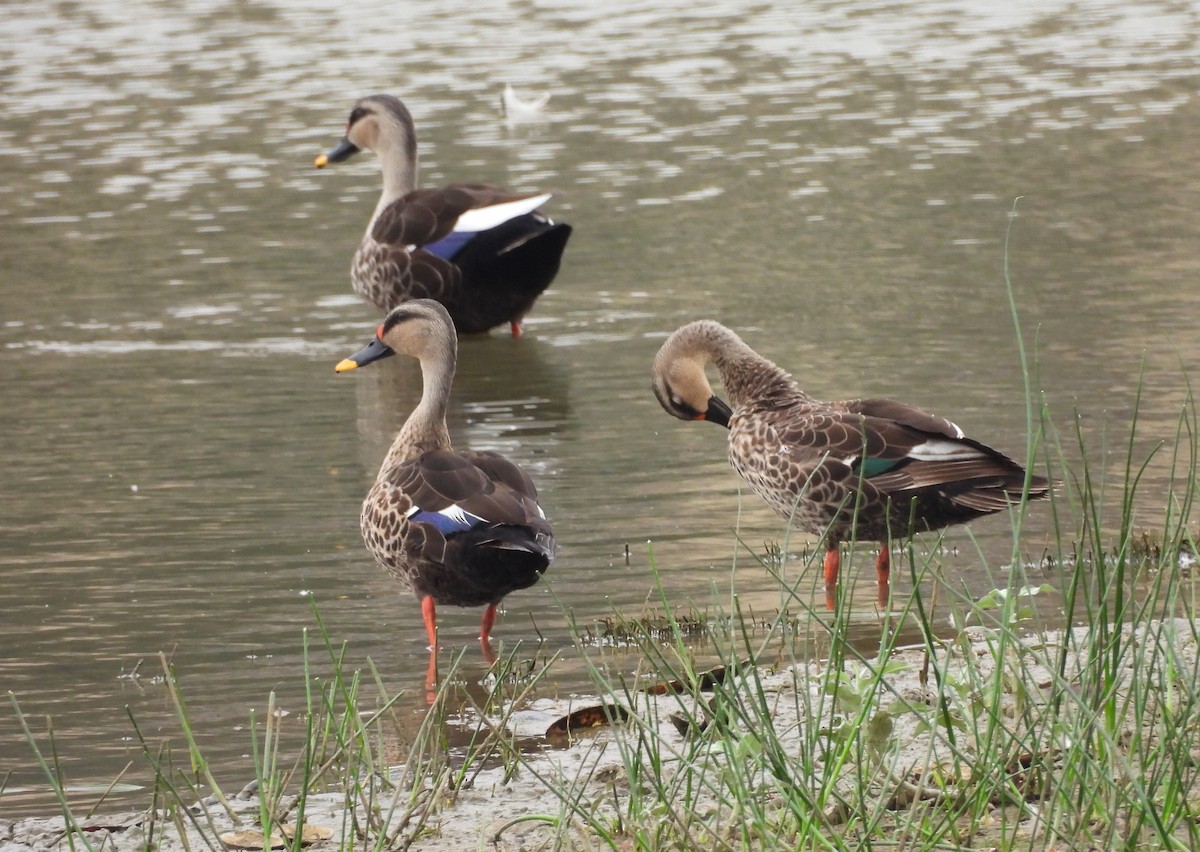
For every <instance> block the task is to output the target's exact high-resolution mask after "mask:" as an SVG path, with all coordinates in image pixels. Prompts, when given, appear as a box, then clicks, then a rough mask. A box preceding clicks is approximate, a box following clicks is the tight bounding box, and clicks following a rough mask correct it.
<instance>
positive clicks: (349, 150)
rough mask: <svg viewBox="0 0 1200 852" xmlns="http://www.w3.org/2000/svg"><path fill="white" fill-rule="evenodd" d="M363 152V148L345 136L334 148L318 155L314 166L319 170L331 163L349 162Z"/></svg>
mask: <svg viewBox="0 0 1200 852" xmlns="http://www.w3.org/2000/svg"><path fill="white" fill-rule="evenodd" d="M361 150H362V149H361V148H359V147H358V146H357V145H355V144H354V143H353V142H351V141H350V140H349V139H347V138H346V137H345V136H343V137H342V141H341V142H339V143H337V145H335V146H334V147H333V148H330V149H329V150H328V151H326V152H325V153H324V154H318V155H317V158H316V159H315V160H313V165H314V166H316V167H317V168H318V169H323V168H325V167H326V166H327V165H329V164H330V163H340V162H341V161H342V160H348V159H350V158H351V157H353V156H354V155H355V154H357V153H358V152H359V151H361Z"/></svg>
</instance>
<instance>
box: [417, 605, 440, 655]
mask: <svg viewBox="0 0 1200 852" xmlns="http://www.w3.org/2000/svg"><path fill="white" fill-rule="evenodd" d="M421 617H422V618H424V619H425V635H427V636H428V637H429V650H430V651H434V652H436V651H437V646H438V644H437V607H436V606H435V605H434V603H433V598H432V597H431V596H430V595H426V596H425V597H423V598H421Z"/></svg>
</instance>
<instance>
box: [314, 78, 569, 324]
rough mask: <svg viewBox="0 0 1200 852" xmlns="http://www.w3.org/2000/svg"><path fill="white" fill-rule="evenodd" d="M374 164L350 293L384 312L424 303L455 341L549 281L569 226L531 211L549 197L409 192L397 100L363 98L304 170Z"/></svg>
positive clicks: (409, 142) (406, 142) (410, 157)
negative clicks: (441, 310) (378, 183)
mask: <svg viewBox="0 0 1200 852" xmlns="http://www.w3.org/2000/svg"><path fill="white" fill-rule="evenodd" d="M364 148H365V149H367V150H371V151H374V152H375V153H376V154H377V155H378V156H379V163H380V166H381V167H382V170H383V193H382V194H381V195H380V196H379V203H378V204H377V205H376V206H375V212H374V214H373V215H372V216H371V220H370V222H369V223H368V224H367V232H366V234H365V235H364V236H363V239H362V242H361V243H360V244H359V246H358V251H357V252H355V254H354V261H353V263H352V264H351V269H350V281H351V284H352V286H353V288H354V292H355V293H357V294H358V295H360V296H362V297H363V298H364V299H366V300H367V301H368V302H370V303H371V304H373V305H375V306H376V307H378V308H380V309H381V310H384V311H390V310H392V309H393V308H395V307H396V306H397V305H399V304H400V303H402V302H406V301H408V300H410V299H423V298H424V299H433V300H435V301H437V302H440V303H441V304H442V305H444V306H445V307H446V310H447V311H449V312H450V317H451V319H453V320H454V325H455V328H456V329H457V331H458V333H460V334H473V333H476V332H483V331H487V330H488V329H490V328H494V327H495V326H498V325H502V324H504V323H508V324H509V326H510V327H511V329H512V333H513V335H514V336H515V335H519V334H520V333H521V320H522V319H523V318H524V317H525V314H526V313H528V312H529V309H530V308H531V307H533V303H534V302H535V301H536V300H537V298H538V296H540V295H541V294H542V291H544V290H545V289H546V288H547V287H548V286H550V282H551V281H553V280H554V276H555V275H557V274H558V269H559V265H560V263H561V261H562V254H563V250H564V249H565V248H566V245H567V239H568V238H569V237H570V236H571V226H570V225H567V224H562V223H560V224H555V223H554V222H552V221H551V220H550V219H548V218H547V217H546V216H544V215H543V214H542V213H541V212H540V211H539V210H538V208H539V207H541V206H542V205H543V204H545V203H546V202H547V201H549V200H550V197H551V193H548V192H532V193H514V192H509V191H508V190H505V189H500V188H499V187H495V186H488V185H484V184H452V185H450V186H445V187H441V188H437V189H417V136H416V131H415V130H414V129H413V120H412V116H411V115H410V114H409V111H408V108H407V107H405V106H404V104H403V103H402V102H401V101H400V99H399V98H396V97H393V96H391V95H371V96H369V97H365V98H362V99H360V100H359V101H358V102H357V103H356V104H355V105H354V109H353V110H351V112H350V119H349V121H348V122H347V123H346V133H345V135H344V136H343V137H342V140H341V142H339V143H338V144H337V145H336V146H335V147H334V148H332V149H330V150H329V151H327V152H326V153H324V154H321V155H319V156H318V157H317V158H316V160H315V161H314V164H315V165H316V166H317V168H324V167H325V166H326V165H328V164H329V163H339V162H342V161H343V160H346V159H348V158H349V157H352V156H353V155H354V154H357V153H358V152H359V151H360V150H362V149H364Z"/></svg>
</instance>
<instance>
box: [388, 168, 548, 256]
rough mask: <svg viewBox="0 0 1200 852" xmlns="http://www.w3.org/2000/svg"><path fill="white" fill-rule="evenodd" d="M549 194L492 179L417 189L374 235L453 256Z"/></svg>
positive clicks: (396, 204)
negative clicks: (488, 182)
mask: <svg viewBox="0 0 1200 852" xmlns="http://www.w3.org/2000/svg"><path fill="white" fill-rule="evenodd" d="M549 199H550V194H549V193H525V194H519V193H511V192H508V191H507V190H504V189H500V188H499V187H494V186H487V185H486V184H454V185H452V186H444V187H440V188H437V189H416V190H413V191H412V192H410V193H408V194H407V195H405V196H403V197H401V198H398V199H396V200H395V201H393V202H392V203H391V204H389V205H388V206H387V207H385V208H384V209H383V210H381V211H380V213H379V216H378V217H376V219H375V224H374V225H373V226H372V228H371V238H372V239H373V240H375V242H377V243H382V244H384V245H390V246H396V247H401V248H403V249H404V250H406V251H415V250H416V249H424V250H425V251H427V252H429V253H431V254H434V255H436V256H438V257H440V258H442V259H443V260H447V261H449V260H453V259H454V256H455V255H456V254H457V253H458V252H459V251H461V250H462V248H463V246H464V245H465V244H466V243H467V242H469V240H470V239H471V237H472V236H473V235H474V234H477V233H479V232H481V231H487V230H489V229H491V228H495V227H498V226H500V225H502V224H504V223H505V222H507V221H508V220H510V219H513V218H516V217H518V216H522V215H525V214H527V213H531V212H533V211H534V210H536V209H537V208H538V207H540V206H541V205H542V204H545V203H546V201H548V200H549ZM455 234H457V235H458V236H456V237H452V235H455Z"/></svg>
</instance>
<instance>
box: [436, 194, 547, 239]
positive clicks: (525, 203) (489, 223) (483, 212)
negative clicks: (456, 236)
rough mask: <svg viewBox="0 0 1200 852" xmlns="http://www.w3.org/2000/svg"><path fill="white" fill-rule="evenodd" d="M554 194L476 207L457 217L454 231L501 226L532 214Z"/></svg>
mask: <svg viewBox="0 0 1200 852" xmlns="http://www.w3.org/2000/svg"><path fill="white" fill-rule="evenodd" d="M553 195H554V193H551V192H547V193H543V194H542V195H534V196H532V197H530V198H521V199H518V200H517V201H506V202H504V203H503V204H489V205H488V206H487V207H476V208H474V209H473V210H468V211H467V212H466V213H464V214H462V215H461V216H459V217H458V221H457V222H455V223H454V230H456V231H470V232H475V231H486V230H487V229H488V228H495V227H496V226H497V225H503V224H504V223H505V222H507V221H508V220H509V219H515V218H516V217H517V216H524V215H525V214H526V213H532V212H533V211H534V210H537V209H538V208H539V207H541V206H542V205H543V204H545V203H546V202H547V201H549V200H550V199H551V198H552V197H553Z"/></svg>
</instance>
